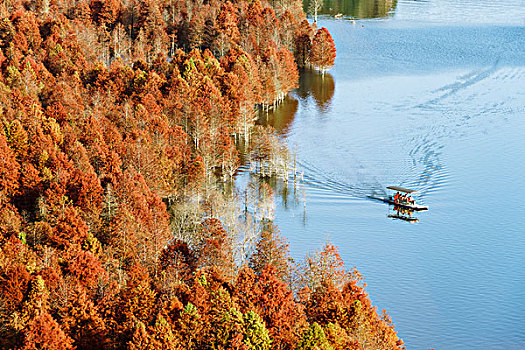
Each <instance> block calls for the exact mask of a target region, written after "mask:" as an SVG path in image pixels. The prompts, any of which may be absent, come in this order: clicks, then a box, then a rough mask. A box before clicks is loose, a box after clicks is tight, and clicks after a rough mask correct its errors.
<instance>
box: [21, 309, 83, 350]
mask: <svg viewBox="0 0 525 350" xmlns="http://www.w3.org/2000/svg"><path fill="white" fill-rule="evenodd" d="M74 348H75V347H74V346H73V340H72V339H71V338H70V337H68V336H67V335H66V334H65V333H64V331H63V330H62V329H61V327H60V325H59V324H58V323H57V321H55V320H54V319H53V317H51V315H50V314H49V313H47V312H45V313H43V314H42V315H40V316H37V317H36V318H35V319H33V320H32V322H31V323H30V325H29V327H28V329H27V331H26V332H25V339H24V344H23V347H22V349H23V350H69V349H74Z"/></svg>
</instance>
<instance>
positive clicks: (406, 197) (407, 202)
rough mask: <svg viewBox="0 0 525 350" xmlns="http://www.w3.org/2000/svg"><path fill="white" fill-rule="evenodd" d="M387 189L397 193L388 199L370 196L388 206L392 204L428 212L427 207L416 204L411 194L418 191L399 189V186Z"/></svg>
mask: <svg viewBox="0 0 525 350" xmlns="http://www.w3.org/2000/svg"><path fill="white" fill-rule="evenodd" d="M387 189H389V190H392V191H396V192H397V193H396V194H394V195H389V196H387V197H376V196H369V197H370V198H372V199H377V200H380V201H383V202H385V203H388V204H392V205H395V206H398V207H401V208H408V209H412V210H416V211H420V210H428V207H427V206H426V205H420V204H416V201H415V199H413V198H412V197H411V196H410V194H412V193H417V192H418V191H416V190H411V189H409V188H404V187H399V186H388V187H387Z"/></svg>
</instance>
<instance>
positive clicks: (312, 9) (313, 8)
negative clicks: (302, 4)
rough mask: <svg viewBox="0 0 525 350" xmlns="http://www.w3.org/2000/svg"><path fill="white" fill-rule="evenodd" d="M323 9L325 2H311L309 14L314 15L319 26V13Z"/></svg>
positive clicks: (311, 0)
mask: <svg viewBox="0 0 525 350" xmlns="http://www.w3.org/2000/svg"><path fill="white" fill-rule="evenodd" d="M321 7H323V0H310V4H309V6H308V12H310V14H311V13H312V12H313V14H314V23H315V24H317V12H318V11H319V10H320V9H321Z"/></svg>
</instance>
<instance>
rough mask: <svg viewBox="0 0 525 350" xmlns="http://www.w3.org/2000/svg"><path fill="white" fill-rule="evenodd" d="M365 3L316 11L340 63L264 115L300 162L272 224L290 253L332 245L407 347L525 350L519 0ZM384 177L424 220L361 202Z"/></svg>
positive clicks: (524, 11)
mask: <svg viewBox="0 0 525 350" xmlns="http://www.w3.org/2000/svg"><path fill="white" fill-rule="evenodd" d="M336 3H338V4H339V5H340V6H343V7H344V2H336ZM359 3H361V5H359ZM370 3H373V4H378V5H377V6H375V7H376V8H382V9H384V8H389V9H390V10H388V11H386V12H385V14H384V15H383V14H377V13H378V12H377V11H376V12H373V11H372V12H370V13H372V14H371V15H369V17H378V18H375V19H363V20H356V21H351V20H335V19H332V18H330V17H329V16H325V17H324V19H322V20H321V22H320V23H319V26H325V27H327V28H328V29H329V30H330V32H331V33H332V36H333V37H334V39H335V42H336V46H337V50H338V57H337V61H336V67H335V68H334V69H333V70H331V71H330V74H327V75H326V76H325V77H324V78H323V77H322V76H320V75H318V74H315V73H311V72H305V73H304V74H303V75H302V78H301V87H300V88H299V89H298V90H297V91H295V92H294V93H293V94H292V98H290V99H289V100H288V101H287V102H286V103H285V104H283V105H282V106H281V107H280V108H279V109H278V110H277V111H276V113H274V114H271V115H269V116H268V122H269V123H270V124H273V125H274V126H275V127H276V128H277V129H278V130H280V132H281V133H282V135H283V137H285V138H286V140H287V143H288V145H289V146H290V148H291V149H292V150H294V151H295V152H296V153H297V161H298V164H299V165H300V168H301V169H302V171H304V186H303V187H300V188H298V189H297V190H296V196H295V197H294V191H293V188H292V187H291V186H289V187H288V188H285V187H283V184H280V185H279V184H277V185H276V186H277V192H278V193H280V195H281V197H279V196H277V198H276V202H277V213H276V223H277V224H278V225H279V227H280V229H281V232H283V233H284V235H285V236H286V237H287V238H288V239H289V241H290V246H291V250H292V255H293V256H294V257H296V258H297V259H300V258H301V257H303V256H304V255H305V254H307V253H308V252H311V251H313V250H315V249H317V248H319V247H320V246H322V244H323V243H324V242H326V241H327V240H328V241H330V242H332V243H334V244H336V245H337V246H338V247H339V248H340V252H341V254H342V256H343V258H344V260H345V262H346V263H347V264H348V265H350V266H353V265H356V266H357V268H358V269H359V270H360V271H361V272H362V273H363V274H364V275H365V276H366V278H367V283H368V291H369V293H370V296H371V298H372V300H373V302H374V303H375V304H376V305H378V306H379V307H380V308H386V309H387V310H388V311H389V312H390V314H391V316H392V317H393V319H394V322H395V324H396V326H397V329H398V331H399V334H400V336H401V337H402V338H403V339H404V341H405V343H406V344H407V347H408V348H409V349H428V348H430V347H435V348H436V349H525V330H524V327H523V324H524V322H525V254H524V252H525V207H524V205H523V198H525V182H524V181H523V180H524V178H525V175H524V174H525V1H523V0H502V1H497V2H494V1H486V0H480V1H472V0H471V1H456V0H441V1H439V0H428V1H407V0H404V1H397V2H396V1H387V2H385V1H383V2H381V1H368V2H367V1H353V2H351V4H353V5H355V4H357V5H359V6H361V7H360V8H362V9H364V8H373V6H372V7H370V6H369V4H370ZM341 4H342V5H341ZM353 5H352V6H353ZM352 6H348V8H359V6H357V7H356V6H353V7H352ZM349 11H350V10H349ZM337 12H342V11H340V10H337ZM383 12H384V11H383ZM361 13H362V14H364V15H359V14H356V13H352V12H351V11H350V12H346V13H345V15H346V16H349V17H357V18H364V17H366V16H367V15H366V14H367V12H366V11H365V10H362V12H361ZM388 185H402V186H405V187H409V188H415V189H417V190H420V191H421V193H420V194H419V195H418V196H417V199H418V201H420V202H421V203H423V204H426V205H428V206H429V207H430V210H429V211H428V212H423V213H420V214H417V216H418V218H419V219H420V222H419V223H417V224H409V223H407V222H404V221H400V220H393V219H390V218H388V217H387V215H388V214H389V213H391V212H392V210H391V209H390V208H389V207H388V206H387V205H384V204H382V203H379V202H374V201H372V200H369V199H368V198H367V197H366V196H367V195H370V194H372V193H382V191H383V189H384V188H385V187H386V186H388Z"/></svg>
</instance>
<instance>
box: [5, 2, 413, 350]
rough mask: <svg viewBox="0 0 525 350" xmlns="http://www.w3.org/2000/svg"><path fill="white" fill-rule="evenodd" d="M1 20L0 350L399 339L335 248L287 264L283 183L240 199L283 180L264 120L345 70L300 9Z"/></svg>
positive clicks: (93, 12)
mask: <svg viewBox="0 0 525 350" xmlns="http://www.w3.org/2000/svg"><path fill="white" fill-rule="evenodd" d="M0 16H1V19H0V348H5V349H246V350H247V349H261V350H262V349H326V350H328V349H333V350H336V349H402V348H403V342H402V341H401V340H400V339H399V338H398V336H397V334H396V331H395V329H394V326H393V323H392V321H391V320H390V317H389V316H388V314H387V313H386V312H379V311H378V310H377V309H376V308H375V307H374V306H373V305H372V303H371V301H370V299H369V297H368V294H367V293H366V291H365V289H364V288H365V284H364V282H363V278H362V276H361V275H360V274H359V272H358V271H357V270H356V269H355V268H354V269H348V268H345V266H344V264H343V261H342V260H341V257H340V256H339V254H338V251H337V248H336V247H335V246H333V245H332V244H329V243H327V244H326V245H325V246H324V247H320V250H319V251H318V252H313V253H311V254H310V255H308V256H307V257H305V259H304V261H301V262H296V261H294V260H293V259H292V258H291V257H290V254H289V251H288V245H287V243H286V240H285V238H284V237H285V234H281V233H280V232H279V230H278V228H277V227H276V225H275V224H274V223H273V221H272V219H271V215H269V214H268V215H267V213H266V212H267V211H268V210H267V209H268V206H271V205H269V204H268V202H271V201H272V198H273V197H272V196H273V193H272V189H271V187H270V186H267V185H264V184H262V185H259V186H252V188H249V191H248V190H247V191H246V192H245V194H244V195H242V196H238V195H236V194H234V193H233V192H232V191H228V190H227V189H228V188H229V187H228V183H231V182H232V179H233V177H234V175H235V174H236V171H237V169H238V167H239V166H240V165H241V163H242V162H241V158H242V159H243V161H244V159H248V161H251V162H252V164H258V165H257V166H254V169H255V170H254V171H255V172H257V173H258V174H259V176H263V177H264V176H277V175H276V174H280V176H283V175H282V174H284V176H286V175H287V173H288V171H287V165H286V158H287V150H286V149H285V146H283V144H282V142H280V140H279V138H278V137H276V136H275V134H274V133H273V131H272V130H271V128H267V127H262V126H255V117H256V115H257V111H265V110H269V109H271V108H274V107H275V106H276V105H278V104H279V102H280V101H282V99H283V98H284V97H285V96H286V95H287V93H288V92H290V91H291V90H292V89H294V88H296V87H297V82H298V78H299V68H308V69H315V70H320V71H324V70H326V69H329V68H330V67H332V66H333V64H334V59H335V44H334V41H333V40H332V38H331V35H330V33H329V32H328V31H327V30H326V29H325V28H317V26H316V25H315V24H314V23H311V22H309V21H308V20H307V19H306V15H305V13H304V12H303V9H302V4H301V1H300V0H268V1H266V0H254V1H253V0H231V1H224V0H108V1H97V0H91V1H88V0H79V1H64V0H5V1H2V2H1V3H0ZM240 145H242V147H240ZM241 149H242V151H241ZM241 153H242V154H241ZM276 164H278V165H276Z"/></svg>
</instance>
